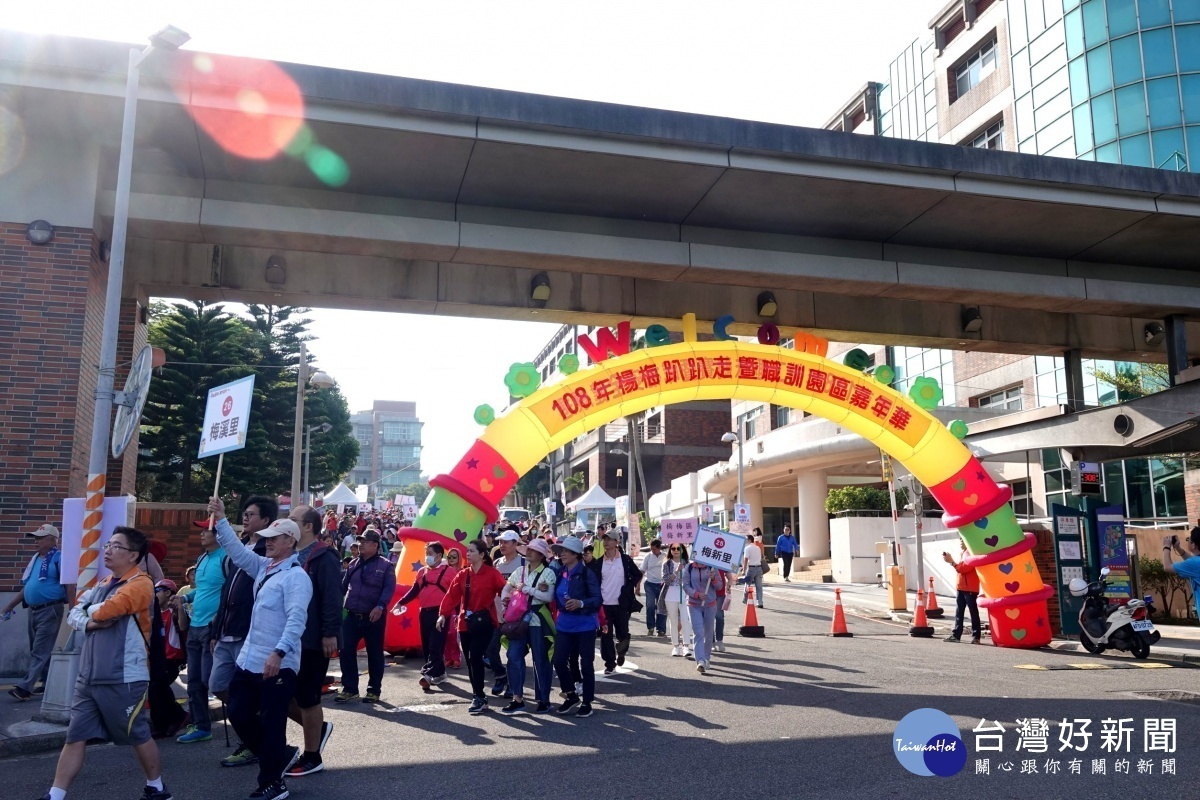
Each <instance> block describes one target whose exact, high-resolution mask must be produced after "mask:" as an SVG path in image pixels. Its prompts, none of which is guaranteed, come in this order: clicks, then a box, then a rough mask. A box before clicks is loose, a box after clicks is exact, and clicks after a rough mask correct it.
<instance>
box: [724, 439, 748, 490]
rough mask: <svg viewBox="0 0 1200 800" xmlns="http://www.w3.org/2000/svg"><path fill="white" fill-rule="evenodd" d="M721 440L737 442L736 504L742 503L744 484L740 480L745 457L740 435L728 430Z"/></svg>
mask: <svg viewBox="0 0 1200 800" xmlns="http://www.w3.org/2000/svg"><path fill="white" fill-rule="evenodd" d="M721 441H722V442H737V449H738V498H737V501H738V505H741V504H742V493H743V492H744V491H745V488H746V487H745V484H744V482H743V481H742V474H743V472H744V471H745V466H746V464H745V457H744V456H743V454H742V437H741V436H739V435H738V434H737V433H736V432H734V431H730V432H729V433H727V434H725V435H724V436H722V437H721Z"/></svg>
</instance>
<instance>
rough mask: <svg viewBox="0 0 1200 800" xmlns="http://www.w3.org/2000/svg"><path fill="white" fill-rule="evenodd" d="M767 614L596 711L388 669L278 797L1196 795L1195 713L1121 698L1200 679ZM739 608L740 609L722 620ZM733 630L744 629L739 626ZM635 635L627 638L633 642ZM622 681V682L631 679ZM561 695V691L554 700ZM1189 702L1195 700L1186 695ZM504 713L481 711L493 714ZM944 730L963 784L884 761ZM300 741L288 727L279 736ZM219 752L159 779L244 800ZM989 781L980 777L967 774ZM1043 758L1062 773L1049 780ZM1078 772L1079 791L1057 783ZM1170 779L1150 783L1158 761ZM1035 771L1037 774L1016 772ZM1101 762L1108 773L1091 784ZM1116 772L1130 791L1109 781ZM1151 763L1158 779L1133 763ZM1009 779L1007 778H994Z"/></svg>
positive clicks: (122, 753) (112, 781)
mask: <svg viewBox="0 0 1200 800" xmlns="http://www.w3.org/2000/svg"><path fill="white" fill-rule="evenodd" d="M767 602H768V605H769V606H770V608H769V609H768V610H767V611H765V612H760V619H761V621H762V623H763V624H764V625H765V626H766V629H767V638H766V639H758V640H751V639H741V638H738V637H737V636H736V635H735V634H736V625H734V626H732V630H731V631H730V637H729V638H728V639H727V645H728V649H729V652H728V653H725V654H717V655H716V656H714V660H713V669H712V670H711V671H710V672H709V674H708V675H706V676H701V675H699V674H697V673H696V672H695V665H694V663H693V662H691V661H687V660H684V659H680V658H671V657H670V648H669V646H668V645H666V644H664V643H663V640H657V639H655V640H651V639H647V638H645V637H644V636H642V635H636V634H635V636H634V643H633V648H632V650H631V654H630V662H631V665H632V666H633V667H634V668H633V669H631V670H629V671H628V672H623V673H621V674H618V675H617V676H615V678H613V679H610V680H605V681H602V682H601V683H599V684H598V690H597V702H596V713H595V714H594V715H593V716H592V717H591V718H589V719H582V720H576V719H573V718H572V717H570V716H567V717H557V716H555V715H550V716H545V717H542V716H538V717H534V716H521V717H515V718H505V717H502V716H500V715H499V714H497V713H495V712H494V711H493V712H492V713H490V714H487V715H484V716H482V717H469V716H468V715H467V713H466V706H467V702H468V701H469V693H468V692H467V691H466V686H467V681H466V676H465V674H464V672H463V671H460V672H458V673H457V674H456V675H455V677H454V678H453V679H452V680H451V681H449V682H447V683H446V684H444V685H443V688H444V689H445V690H444V691H437V692H435V693H430V694H426V693H423V692H422V691H421V690H420V689H419V688H418V687H417V685H416V670H417V669H418V668H419V664H417V663H416V662H415V661H413V660H409V661H405V662H401V663H400V664H399V665H397V666H389V667H388V670H387V677H386V679H385V682H384V692H383V693H384V700H385V701H386V705H384V706H381V707H377V708H372V707H370V706H365V705H360V704H353V705H350V706H339V705H337V704H335V703H333V701H332V699H331V698H326V708H327V719H329V720H331V721H332V722H333V723H334V725H335V729H334V733H333V736H332V738H331V739H330V742H329V745H328V747H327V749H326V751H325V762H326V764H327V765H328V766H327V769H326V771H325V772H324V773H321V774H317V775H313V776H309V777H306V778H299V779H294V780H292V781H290V782H289V787H290V788H291V790H292V795H293V796H294V797H300V798H314V799H315V798H323V799H328V800H339V799H340V798H346V799H347V800H351V799H352V800H362V799H363V798H392V797H417V798H422V800H436V798H460V797H463V798H465V797H476V796H479V797H488V798H511V799H512V800H537V798H551V797H553V798H562V797H569V798H571V800H578V799H580V798H605V800H608V799H609V798H616V797H636V798H664V799H673V798H680V800H683V798H688V799H689V800H690V798H694V797H705V796H707V795H709V794H713V793H719V794H724V795H726V796H728V795H729V793H732V794H733V796H736V797H741V796H767V795H773V796H780V797H819V798H859V797H872V798H905V799H907V798H920V799H921V800H938V799H939V798H953V799H954V800H961V798H964V797H970V798H1021V799H1022V800H1023V799H1024V798H1039V799H1043V798H1046V799H1048V798H1059V797H1061V798H1079V797H1089V798H1109V797H1112V798H1118V797H1119V798H1134V797H1149V796H1156V797H1157V796H1161V797H1179V798H1183V797H1195V796H1197V792H1198V790H1197V789H1196V787H1197V786H1198V785H1200V767H1197V761H1198V760H1200V704H1197V703H1189V702H1175V701H1164V700H1158V699H1148V698H1144V697H1139V696H1136V695H1135V694H1133V692H1145V691H1172V690H1174V691H1192V690H1195V691H1197V692H1200V681H1198V680H1197V679H1198V678H1200V671H1197V670H1196V669H1193V668H1186V667H1179V666H1174V667H1170V668H1162V669H1090V670H1077V669H1072V670H1039V671H1031V670H1023V669H1018V668H1017V665H1024V664H1036V665H1039V666H1058V665H1064V664H1089V665H1096V666H1104V665H1107V664H1121V665H1125V664H1128V663H1130V662H1131V661H1132V659H1130V658H1129V657H1128V656H1121V655H1118V656H1112V657H1109V656H1107V655H1105V656H1101V657H1093V656H1089V655H1087V654H1079V653H1060V652H1050V651H1037V652H1030V651H1020V650H1007V649H1003V648H995V647H990V646H972V645H967V644H958V645H951V644H945V643H943V642H941V641H940V640H918V639H912V638H910V637H909V636H907V634H906V629H904V628H901V627H897V626H894V625H889V624H885V623H882V622H876V621H868V620H862V619H857V618H852V619H851V630H852V631H853V632H854V634H855V635H854V638H849V639H847V638H838V639H834V638H831V637H829V636H827V635H826V634H827V632H828V630H829V611H828V610H827V609H822V608H817V607H814V606H808V605H803V604H800V603H797V602H795V601H794V596H790V595H789V593H788V590H787V588H786V587H783V588H778V589H776V588H772V589H769V590H768V592H767ZM735 610H737V611H740V609H735ZM739 616H740V615H739ZM639 627H640V626H637V625H635V626H634V630H635V631H636V630H638V628H639ZM627 666H630V665H627ZM555 691H556V692H557V685H556V686H555ZM1197 700H1200V695H1198V696H1197ZM499 707H500V704H499V703H498V702H497V703H495V704H494V705H493V708H499ZM924 707H928V708H934V709H938V710H940V711H943V712H945V713H947V714H949V715H950V716H951V717H952V718H953V719H954V721H955V722H956V723H957V725H958V727H959V729H960V730H961V734H962V738H963V740H964V742H965V743H966V748H967V761H966V767H965V768H964V769H963V770H962V771H961V772H960V773H958V774H957V775H954V776H952V777H948V778H938V777H922V776H917V775H914V774H911V773H909V772H907V771H906V770H905V769H904V768H903V767H902V766H901V765H900V764H899V762H898V761H897V759H896V757H895V756H894V754H893V735H894V733H895V730H896V725H897V723H898V721H899V720H900V719H901V718H902V717H904V716H905V715H906V714H908V713H909V712H911V711H913V710H915V709H919V708H924ZM1027 718H1043V719H1046V720H1049V721H1050V729H1049V734H1050V736H1049V740H1048V752H1046V753H1045V754H1036V753H1026V752H1016V751H1015V748H1016V745H1017V738H1018V737H1017V733H1016V732H1015V730H1014V728H1015V724H1016V720H1018V719H1027ZM1064 718H1066V719H1069V720H1075V719H1090V720H1092V722H1091V727H1090V730H1091V731H1092V733H1093V736H1092V738H1091V740H1090V742H1089V743H1088V746H1087V748H1086V750H1084V751H1083V752H1079V753H1075V752H1066V753H1062V752H1059V748H1060V746H1061V745H1060V743H1059V727H1058V725H1057V723H1058V722H1059V721H1061V720H1063V719H1064ZM1110 718H1111V719H1121V718H1129V719H1131V720H1132V729H1133V733H1132V736H1131V737H1130V747H1129V752H1124V751H1122V752H1120V753H1113V752H1108V751H1105V750H1103V749H1102V747H1101V738H1100V734H1099V731H1100V728H1101V725H1102V720H1104V719H1110ZM1147 718H1151V719H1156V720H1157V719H1175V720H1176V729H1177V734H1176V736H1177V739H1176V752H1174V753H1161V752H1154V753H1147V752H1146V751H1145V749H1144V744H1145V743H1144V741H1143V729H1144V726H1145V720H1146V719H1147ZM981 719H986V720H988V721H989V723H991V722H993V721H996V720H999V721H1000V722H1002V723H1003V724H1004V726H1005V728H1006V733H1005V734H1004V739H1003V746H1004V751H1003V752H1000V753H997V752H977V748H976V744H977V742H976V734H975V733H972V728H974V727H975V726H977V725H979V723H980V720H981ZM291 736H292V741H293V743H294V742H296V741H297V739H298V729H296V728H294V727H293V728H292V730H291ZM228 752H229V751H228V750H227V749H226V747H225V745H224V741H223V739H222V737H221V736H220V735H218V736H217V737H216V738H214V740H213V741H212V742H208V743H204V744H196V745H179V744H176V743H175V742H173V741H168V742H165V743H163V744H162V754H163V762H164V765H165V776H166V779H167V782H168V785H169V786H170V787H171V788H172V790H173V792H174V794H175V796H176V797H178V798H240V797H245V795H246V794H248V793H249V792H250V791H251V790H252V789H254V788H255V781H254V778H255V768H254V767H243V768H239V769H226V768H221V767H219V766H218V765H217V762H218V761H219V760H220V758H222V757H223V756H224V755H225V754H227V753H228ZM981 758H987V759H988V760H989V766H990V774H986V775H983V774H976V760H977V759H981ZM1047 758H1052V759H1057V760H1059V761H1060V767H1059V769H1060V772H1059V773H1058V774H1045V772H1044V770H1045V761H1046V759H1047ZM1071 758H1079V759H1081V760H1082V764H1081V774H1078V775H1073V774H1070V773H1069V769H1070V764H1069V761H1070V759H1071ZM1164 758H1173V759H1174V760H1175V769H1176V773H1177V774H1176V775H1163V774H1161V772H1162V760H1163V759H1164ZM1026 759H1034V760H1035V761H1036V766H1037V771H1038V774H1036V775H1033V774H1021V769H1022V761H1023V760H1026ZM1093 759H1104V762H1105V774H1104V775H1094V774H1092V769H1093V763H1092V762H1093ZM1118 759H1128V760H1129V762H1130V769H1129V771H1130V774H1128V775H1125V774H1115V770H1116V768H1117V761H1118ZM1141 759H1150V760H1151V763H1152V765H1153V770H1152V773H1151V774H1144V773H1143V774H1139V773H1138V763H1139V760H1141ZM1004 763H1009V764H1011V769H1012V771H1011V772H1004V771H1002V768H1001V765H1002V764H1004ZM3 770H4V773H5V778H6V781H5V788H4V790H3V791H2V792H0V796H3V797H4V798H14V799H15V798H31V799H32V798H38V797H40V796H41V795H42V793H43V792H44V791H45V790H46V788H47V787H48V785H49V781H50V778H51V777H52V775H53V770H54V756H52V755H48V756H42V757H32V758H25V759H21V760H17V761H12V762H8V763H4V764H3ZM140 784H141V780H140V773H139V771H138V770H137V768H136V767H135V766H134V764H133V760H132V754H131V753H130V752H129V751H127V750H122V749H117V748H114V747H111V746H98V747H93V748H90V749H89V751H88V763H87V766H86V767H85V770H84V772H83V774H82V776H81V778H80V781H79V782H78V783H77V785H76V787H75V788H74V789H73V790H72V791H71V793H70V795H69V797H70V798H71V800H87V799H88V798H97V799H99V798H104V800H110V799H111V798H114V797H121V796H125V797H129V798H133V797H137V796H139V795H140V792H141V786H140Z"/></svg>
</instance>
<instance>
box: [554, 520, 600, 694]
mask: <svg viewBox="0 0 1200 800" xmlns="http://www.w3.org/2000/svg"><path fill="white" fill-rule="evenodd" d="M554 552H555V553H557V554H558V557H559V558H560V559H561V560H562V565H563V570H562V577H561V578H560V579H559V581H558V582H557V584H556V585H555V592H554V593H555V597H556V599H557V601H558V619H557V620H556V621H555V625H556V626H557V627H556V631H555V634H554V671H555V672H557V673H558V681H559V683H560V684H561V685H562V688H563V691H564V692H566V695H567V699H566V700H564V701H563V702H562V704H561V705H560V706H559V707H558V713H559V714H566V713H567V712H568V711H570V710H571V709H572V708H574V707H575V706H579V711H578V712H577V714H576V716H579V717H590V716H591V715H592V701H593V700H594V699H595V694H596V671H595V667H594V665H593V662H594V660H595V658H596V631H597V629H598V628H599V627H600V622H599V617H598V616H597V612H599V610H600V578H599V577H598V576H597V575H596V573H595V572H594V571H593V570H591V569H589V568H588V567H586V566H584V563H583V542H582V541H581V540H580V539H579V537H577V536H568V537H567V538H565V539H563V540H562V541H561V542H559V543H558V544H556V545H554ZM572 656H574V657H575V658H577V659H578V660H579V666H580V670H581V672H582V677H583V700H582V702H580V697H579V694H578V693H577V692H576V691H575V678H574V677H573V676H572V674H571V666H570V665H571V659H572Z"/></svg>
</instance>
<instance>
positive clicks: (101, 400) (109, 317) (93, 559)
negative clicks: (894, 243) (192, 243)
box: [42, 25, 191, 721]
mask: <svg viewBox="0 0 1200 800" xmlns="http://www.w3.org/2000/svg"><path fill="white" fill-rule="evenodd" d="M190 38H191V37H190V36H188V35H187V34H186V33H184V32H183V31H181V30H179V29H178V28H175V27H172V26H170V25H168V26H167V27H165V28H163V29H162V30H160V31H158V32H157V33H155V34H154V35H153V36H151V37H150V44H149V45H147V46H146V47H145V48H144V49H142V50H137V49H136V48H135V49H132V50H130V51H129V70H128V72H127V73H126V76H125V112H124V116H123V117H122V119H121V149H120V153H119V155H118V157H117V193H116V198H115V204H114V208H113V229H112V242H111V246H110V247H109V261H108V283H107V286H106V287H105V292H104V324H103V328H102V331H101V338H100V362H99V372H98V374H97V376H96V395H95V406H94V412H93V415H92V439H91V451H90V453H89V456H88V478H87V491H86V497H85V500H84V507H85V509H86V511H85V516H84V521H83V539H82V542H81V546H80V549H79V578H78V581H77V587H78V589H79V590H87V589H90V588H92V586H94V585H95V583H96V579H97V576H98V570H99V568H100V557H101V555H102V554H101V552H100V530H101V527H102V524H103V519H104V493H105V482H106V473H107V472H108V452H109V445H108V438H109V436H110V435H111V433H112V407H113V398H114V389H113V383H114V378H115V373H116V369H117V363H116V362H117V336H118V331H119V328H120V312H121V289H122V284H123V283H124V280H125V240H126V238H127V234H128V230H129V193H130V184H131V183H132V181H133V141H134V131H135V129H136V127H137V102H138V79H139V77H140V72H139V70H140V67H141V65H142V62H143V61H145V60H146V59H147V58H148V57H149V56H150V54H151V53H153V52H154V51H155V50H176V49H178V48H179V47H181V46H182V45H184V44H185V43H187V41H188V39H190ZM60 652H61V653H63V654H66V655H67V656H68V658H66V659H61V658H60V659H53V660H52V661H51V674H50V675H48V676H47V679H46V693H45V695H44V696H43V697H42V714H43V716H45V717H46V718H47V719H50V720H51V721H60V720H66V719H67V718H69V716H70V714H69V712H70V707H71V697H72V694H73V693H74V689H75V675H74V673H75V672H76V671H77V670H78V668H79V667H78V663H77V662H76V660H75V659H74V658H73V656H74V655H75V653H76V650H75V648H74V642H73V641H68V643H67V645H66V647H65V648H64V649H63V650H61V651H60ZM64 668H65V669H66V672H65V673H64V672H63V669H64Z"/></svg>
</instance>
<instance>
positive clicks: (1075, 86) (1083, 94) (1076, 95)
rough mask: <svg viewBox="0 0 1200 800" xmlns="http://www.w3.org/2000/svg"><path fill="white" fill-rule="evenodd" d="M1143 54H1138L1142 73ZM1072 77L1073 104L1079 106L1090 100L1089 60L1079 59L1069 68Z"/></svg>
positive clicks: (1139, 68) (1139, 67)
mask: <svg viewBox="0 0 1200 800" xmlns="http://www.w3.org/2000/svg"><path fill="white" fill-rule="evenodd" d="M1141 58H1142V56H1141V53H1138V70H1139V72H1140V71H1141V64H1142V62H1141ZM1067 69H1068V72H1069V74H1070V76H1071V104H1072V105H1078V104H1079V103H1082V102H1083V101H1084V100H1087V99H1088V83H1087V60H1086V59H1084V58H1083V57H1080V58H1077V59H1075V60H1074V61H1072V62H1071V63H1070V65H1069V66H1068V68H1067Z"/></svg>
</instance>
